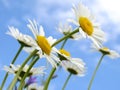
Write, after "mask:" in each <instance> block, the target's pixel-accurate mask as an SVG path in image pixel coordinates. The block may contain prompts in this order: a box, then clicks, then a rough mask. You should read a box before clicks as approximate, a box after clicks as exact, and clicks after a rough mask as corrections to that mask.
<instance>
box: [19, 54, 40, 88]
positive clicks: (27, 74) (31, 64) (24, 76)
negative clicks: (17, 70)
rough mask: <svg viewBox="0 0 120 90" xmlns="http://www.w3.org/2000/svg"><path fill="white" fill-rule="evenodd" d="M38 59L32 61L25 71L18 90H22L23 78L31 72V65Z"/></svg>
mask: <svg viewBox="0 0 120 90" xmlns="http://www.w3.org/2000/svg"><path fill="white" fill-rule="evenodd" d="M38 59H39V56H37V57H36V58H34V60H32V62H31V63H30V65H29V68H28V70H27V71H26V73H25V75H24V76H23V78H22V80H21V81H20V85H19V88H18V90H22V88H23V86H24V81H25V78H26V77H27V75H28V73H29V71H30V70H31V68H32V67H33V65H34V64H35V63H36V62H37V61H38Z"/></svg>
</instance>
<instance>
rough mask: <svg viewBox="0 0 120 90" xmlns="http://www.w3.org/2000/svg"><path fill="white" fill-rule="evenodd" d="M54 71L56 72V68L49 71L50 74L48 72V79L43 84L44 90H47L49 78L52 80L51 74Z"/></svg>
mask: <svg viewBox="0 0 120 90" xmlns="http://www.w3.org/2000/svg"><path fill="white" fill-rule="evenodd" d="M55 71H56V68H55V67H53V68H52V70H51V72H50V75H49V77H48V79H47V81H46V83H45V86H44V90H48V85H49V82H50V80H51V78H52V76H53V74H54V72H55Z"/></svg>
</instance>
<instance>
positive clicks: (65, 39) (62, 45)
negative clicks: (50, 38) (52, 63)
mask: <svg viewBox="0 0 120 90" xmlns="http://www.w3.org/2000/svg"><path fill="white" fill-rule="evenodd" d="M67 40H68V38H66V39H65V40H64V42H63V44H62V46H61V49H62V48H63V47H64V46H65V43H66V42H67Z"/></svg>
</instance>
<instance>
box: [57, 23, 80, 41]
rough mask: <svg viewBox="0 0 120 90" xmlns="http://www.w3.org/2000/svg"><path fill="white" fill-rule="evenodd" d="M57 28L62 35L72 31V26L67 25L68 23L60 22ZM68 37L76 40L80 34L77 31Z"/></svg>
mask: <svg viewBox="0 0 120 90" xmlns="http://www.w3.org/2000/svg"><path fill="white" fill-rule="evenodd" d="M57 29H58V30H59V31H60V32H61V33H62V34H64V35H67V34H69V33H71V32H72V31H73V29H72V26H71V25H69V24H68V23H65V24H62V23H60V24H59V26H58V28H57ZM69 38H71V39H75V40H78V39H80V38H81V36H80V34H79V33H75V34H73V35H71V36H70V37H69Z"/></svg>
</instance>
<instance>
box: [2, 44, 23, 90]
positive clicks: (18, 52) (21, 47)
mask: <svg viewBox="0 0 120 90" xmlns="http://www.w3.org/2000/svg"><path fill="white" fill-rule="evenodd" d="M23 47H24V45H23V44H21V46H20V48H19V50H18V51H17V53H16V55H15V57H14V58H13V60H12V62H11V64H14V62H15V61H16V59H17V57H18V55H19V54H20V52H21V51H22V49H23ZM9 67H10V66H9ZM7 77H8V72H7V73H6V75H5V77H4V79H3V82H2V85H1V87H0V89H1V90H2V88H3V87H4V84H5V82H6V80H7Z"/></svg>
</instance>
